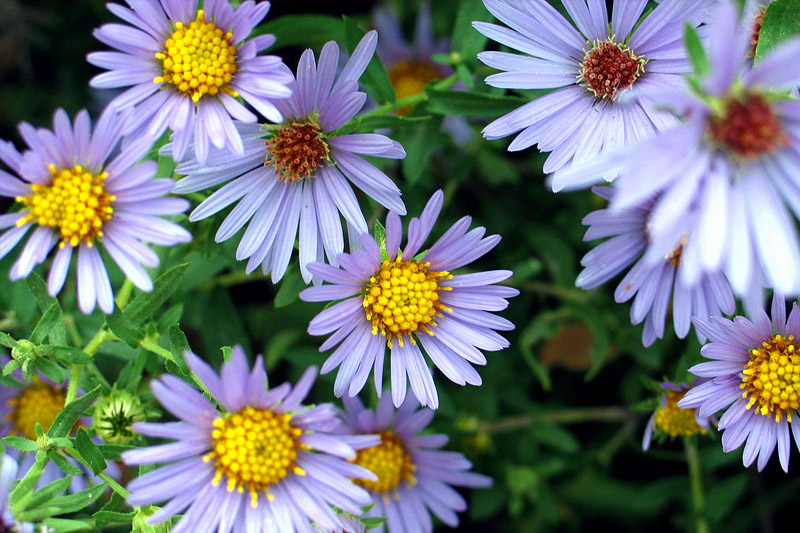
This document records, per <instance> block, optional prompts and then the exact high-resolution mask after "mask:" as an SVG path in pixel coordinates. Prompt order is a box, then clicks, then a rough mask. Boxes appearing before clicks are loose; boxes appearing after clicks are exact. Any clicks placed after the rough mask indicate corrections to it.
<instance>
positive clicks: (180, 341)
mask: <svg viewBox="0 0 800 533" xmlns="http://www.w3.org/2000/svg"><path fill="white" fill-rule="evenodd" d="M169 351H170V352H172V357H173V358H174V359H175V363H177V365H178V368H179V369H180V371H181V373H182V374H183V375H184V376H189V375H191V371H190V370H189V367H188V366H187V365H186V361H185V360H184V359H183V352H186V351H191V348H190V347H189V341H188V340H187V339H186V334H185V333H184V332H183V330H182V329H181V326H180V324H172V325H171V326H170V327H169Z"/></svg>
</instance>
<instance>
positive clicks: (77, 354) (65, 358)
mask: <svg viewBox="0 0 800 533" xmlns="http://www.w3.org/2000/svg"><path fill="white" fill-rule="evenodd" d="M53 359H55V360H56V361H58V362H59V363H61V364H63V365H88V364H89V363H91V362H92V356H91V355H89V354H87V353H86V352H84V351H83V350H81V349H80V348H73V347H72V346H56V347H55V348H54V350H53Z"/></svg>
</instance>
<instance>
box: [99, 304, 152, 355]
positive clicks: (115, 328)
mask: <svg viewBox="0 0 800 533" xmlns="http://www.w3.org/2000/svg"><path fill="white" fill-rule="evenodd" d="M106 325H107V326H108V329H110V330H111V331H112V333H114V335H116V336H117V337H119V338H120V340H122V341H123V342H124V343H125V344H127V345H128V346H130V347H131V348H134V349H135V348H137V347H138V346H139V342H141V340H142V339H143V338H144V331H143V330H142V329H140V328H137V327H136V326H134V325H133V324H132V323H131V322H130V321H129V320H128V319H127V318H126V317H125V314H124V313H123V312H122V310H121V309H120V308H119V307H117V306H116V305H115V306H114V313H112V314H110V315H106Z"/></svg>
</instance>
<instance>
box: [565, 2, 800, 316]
mask: <svg viewBox="0 0 800 533" xmlns="http://www.w3.org/2000/svg"><path fill="white" fill-rule="evenodd" d="M710 20H711V22H710V23H709V26H708V35H707V41H708V57H709V62H710V74H709V75H708V76H706V77H705V78H702V79H700V80H699V82H698V84H696V85H695V87H698V86H699V87H700V89H697V90H695V89H691V88H690V87H689V85H687V86H686V89H685V92H684V91H682V92H677V93H664V94H662V97H663V98H664V99H665V102H666V103H667V104H669V105H671V106H672V107H673V108H674V109H675V110H676V111H677V112H679V116H680V117H681V120H682V122H681V124H680V125H679V126H677V127H675V128H672V129H670V130H666V131H662V132H660V133H659V134H658V135H656V136H655V137H654V138H653V139H651V140H649V141H645V142H643V143H640V144H637V145H635V146H631V147H627V148H624V149H622V150H620V151H618V152H616V153H614V154H607V155H605V156H600V157H598V158H597V159H596V160H595V161H593V162H591V163H587V164H585V165H580V166H577V167H574V168H572V169H567V170H562V171H560V172H557V173H556V174H555V176H554V178H553V187H554V189H555V190H559V189H562V188H573V187H577V186H584V185H587V184H590V183H592V182H595V181H598V180H599V176H602V175H609V174H616V175H619V178H617V180H616V181H615V186H616V187H617V188H618V192H617V194H616V195H615V196H614V199H613V201H612V208H618V209H619V208H630V207H633V206H636V205H639V204H641V203H642V202H644V201H647V200H650V199H653V198H655V203H654V204H653V207H652V215H651V216H650V219H649V226H648V235H649V237H650V243H649V251H648V254H650V255H651V256H658V255H665V254H667V253H669V251H670V250H673V249H675V248H676V247H677V246H678V245H679V244H680V243H681V240H682V239H683V238H684V236H685V235H686V234H687V233H691V235H692V238H691V239H690V241H689V243H687V245H686V246H684V248H683V256H682V262H681V269H682V271H683V274H684V275H685V278H684V279H685V281H686V282H687V284H689V285H694V284H696V283H697V282H698V280H699V279H700V278H701V275H702V273H703V272H714V271H718V270H722V271H723V272H725V273H726V275H727V277H728V280H729V281H730V283H731V286H732V287H733V289H734V292H736V293H738V294H740V295H743V296H745V297H746V298H747V299H748V300H750V301H751V302H752V301H753V300H758V299H759V298H760V292H761V288H762V285H764V284H766V285H767V286H769V287H774V288H775V289H777V290H779V291H781V292H784V293H792V294H796V293H798V292H800V247H799V246H798V238H797V230H796V227H795V221H794V220H793V217H792V215H791V213H790V210H791V211H793V212H794V214H795V216H797V215H798V214H800V193H798V191H800V188H798V187H800V179H799V178H798V176H800V145H798V143H797V138H798V136H800V101H798V100H796V99H790V97H789V96H788V94H789V90H790V89H792V88H793V87H796V86H798V84H800V64H799V63H798V62H797V60H796V58H797V56H798V54H800V40H796V39H795V40H791V41H788V42H786V43H784V44H782V45H781V46H779V47H778V48H776V49H775V50H774V51H773V52H772V53H770V54H769V55H767V56H765V57H764V58H763V59H762V60H761V61H759V62H757V63H756V64H755V65H753V66H752V67H751V65H750V59H749V57H748V55H749V51H750V46H751V42H750V39H751V21H750V20H749V19H748V20H740V19H738V11H737V7H736V6H735V5H734V3H733V2H728V1H725V2H720V3H719V5H718V6H717V7H716V8H715V11H714V13H713V16H712V17H711V19H710ZM700 93H702V94H700ZM642 161H646V162H647V165H642ZM754 295H755V296H754ZM751 307H753V305H752V304H751Z"/></svg>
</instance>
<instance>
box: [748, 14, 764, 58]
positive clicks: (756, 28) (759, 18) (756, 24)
mask: <svg viewBox="0 0 800 533" xmlns="http://www.w3.org/2000/svg"><path fill="white" fill-rule="evenodd" d="M766 11H767V6H762V7H761V9H759V10H758V14H757V15H756V16H755V19H754V20H753V33H752V35H751V37H750V44H751V45H752V47H751V49H750V55H751V56H753V57H755V56H756V48H758V38H759V37H760V35H761V25H762V24H764V13H765V12H766Z"/></svg>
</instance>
